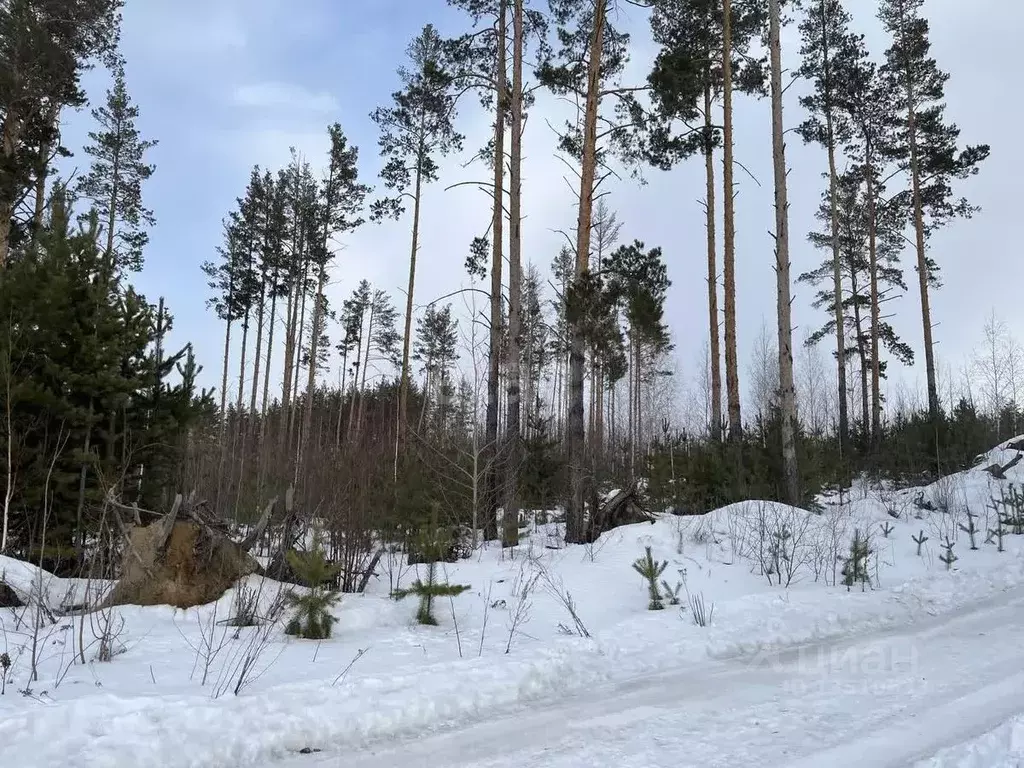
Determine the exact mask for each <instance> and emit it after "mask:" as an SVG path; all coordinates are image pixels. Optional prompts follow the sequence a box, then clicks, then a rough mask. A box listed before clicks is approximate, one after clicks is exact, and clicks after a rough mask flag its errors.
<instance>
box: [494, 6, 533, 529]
mask: <svg viewBox="0 0 1024 768" xmlns="http://www.w3.org/2000/svg"><path fill="white" fill-rule="evenodd" d="M524 13H525V11H524V8H523V0H514V3H513V7H512V94H511V100H510V104H509V116H510V120H509V128H510V132H511V143H512V146H511V151H510V154H509V203H508V211H509V214H508V215H509V223H508V241H509V242H508V258H509V266H508V285H509V287H508V337H509V342H508V374H507V375H508V403H507V405H508V410H507V412H506V414H507V415H506V418H505V430H506V434H507V435H508V447H507V455H508V464H507V467H506V471H505V501H504V504H505V521H506V522H505V524H504V525H503V526H502V529H501V541H502V544H503V545H504V546H506V547H512V546H515V545H517V544H518V543H519V493H518V489H519V467H520V465H521V463H522V425H521V421H522V418H521V417H522V404H521V402H520V385H521V379H522V370H521V367H520V359H521V355H520V335H521V333H522V303H523V302H522V287H523V237H522V235H523V232H522V218H523V214H522V199H523V178H522V166H523V128H524V125H523V46H524V40H523V38H524V34H525V32H524V29H523V16H524ZM502 16H504V13H502ZM501 39H504V37H502V38H501ZM499 47H500V46H499ZM502 58H504V57H502ZM528 375H529V374H528Z"/></svg>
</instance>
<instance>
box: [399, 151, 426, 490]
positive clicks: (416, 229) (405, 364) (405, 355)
mask: <svg viewBox="0 0 1024 768" xmlns="http://www.w3.org/2000/svg"><path fill="white" fill-rule="evenodd" d="M425 152H426V147H425V146H424V145H423V143H422V142H421V143H420V147H419V151H418V153H417V158H418V159H417V161H416V186H415V192H414V193H413V206H412V244H411V246H410V249H409V287H408V291H407V292H406V297H405V337H404V338H403V339H402V380H401V383H400V385H399V388H398V443H397V447H396V453H395V467H396V470H395V471H396V472H397V467H398V453H399V452H400V450H401V447H402V446H403V445H404V444H405V438H406V433H407V431H408V429H409V349H410V346H411V343H412V309H413V303H412V299H413V290H414V289H415V287H416V252H417V251H418V250H419V238H420V198H421V197H422V192H423V173H422V166H421V163H422V159H421V158H422V157H423V155H424V154H425Z"/></svg>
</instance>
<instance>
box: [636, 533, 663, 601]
mask: <svg viewBox="0 0 1024 768" xmlns="http://www.w3.org/2000/svg"><path fill="white" fill-rule="evenodd" d="M667 567H668V560H662V561H661V562H660V563H659V562H656V561H655V559H654V556H653V555H652V554H651V548H650V547H646V553H645V554H644V556H643V557H639V558H637V560H636V562H635V563H633V570H634V571H636V572H637V573H639V574H640V575H641V576H642V577H643V578H644V579H646V580H647V590H648V594H649V596H650V598H651V601H650V603H649V604H648V606H647V608H648V610H651V611H660V610H662V609H663V608H664V607H665V604H664V603H663V602H662V601H661V592H660V591H659V590H658V579H659V578H660V577H661V574H663V573H664V572H665V569H666V568H667Z"/></svg>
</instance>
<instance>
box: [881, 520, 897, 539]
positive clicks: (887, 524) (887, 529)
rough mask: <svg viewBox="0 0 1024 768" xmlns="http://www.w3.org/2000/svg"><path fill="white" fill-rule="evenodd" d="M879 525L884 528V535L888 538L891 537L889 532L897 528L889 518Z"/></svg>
mask: <svg viewBox="0 0 1024 768" xmlns="http://www.w3.org/2000/svg"><path fill="white" fill-rule="evenodd" d="M878 527H879V528H881V529H882V537H883V538H886V539H888V538H889V534H890V533H892V532H893V531H894V530H895V529H896V526H894V525H893V524H892V523H890V522H889V521H888V520H886V521H885V522H884V523H882V524H881V525H879V526H878Z"/></svg>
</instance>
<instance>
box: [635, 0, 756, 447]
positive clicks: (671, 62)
mask: <svg viewBox="0 0 1024 768" xmlns="http://www.w3.org/2000/svg"><path fill="white" fill-rule="evenodd" d="M726 9H728V19H729V26H728V37H726V31H727V30H726V26H725V20H726V14H725V10H726ZM762 17H763V10H762V9H761V8H760V6H759V4H741V5H733V4H731V3H726V4H723V3H722V1H721V0H655V1H654V3H653V12H652V15H651V31H652V34H653V37H654V41H655V43H656V44H658V45H659V46H661V47H660V49H659V52H658V55H657V57H656V59H655V62H654V67H653V69H652V71H651V74H650V76H649V77H648V82H649V83H650V85H651V94H652V100H653V102H654V107H655V112H656V113H657V115H658V118H659V119H658V125H657V126H656V127H655V129H654V130H653V131H652V139H651V143H650V148H649V150H650V151H649V155H650V157H649V159H650V160H651V161H652V162H653V163H654V164H655V165H657V166H659V167H662V168H664V169H667V168H669V167H671V166H672V165H673V164H674V163H675V162H678V161H679V160H682V159H685V158H688V157H690V156H692V155H693V154H696V153H698V152H700V153H701V154H703V156H704V167H705V179H706V197H705V200H704V211H705V215H706V220H707V226H706V232H707V260H708V262H707V263H708V271H707V282H708V328H709V343H710V366H709V376H710V388H711V434H712V436H713V437H714V438H715V439H718V437H720V435H721V432H722V426H723V423H724V422H723V417H722V374H721V356H722V353H721V340H720V323H721V319H720V317H719V309H718V307H719V304H718V286H719V274H718V255H717V245H716V237H715V235H716V225H715V216H716V191H715V190H716V187H715V168H714V155H715V150H716V149H717V148H718V147H720V146H722V145H723V144H725V143H726V142H725V141H724V136H723V134H725V133H726V130H727V131H728V136H729V142H728V150H727V158H726V160H727V162H726V163H725V172H726V179H727V182H728V187H727V188H728V189H729V191H728V192H727V193H726V194H725V198H726V200H725V208H726V214H727V215H726V228H727V238H726V239H727V244H728V248H727V249H726V255H725V267H726V271H727V272H728V278H729V279H728V283H727V289H726V307H727V312H726V324H727V326H728V328H729V339H728V340H727V343H726V347H727V349H726V354H727V371H726V378H727V383H728V386H729V391H730V393H731V394H730V398H729V404H730V422H731V423H736V424H739V423H740V401H739V374H738V371H737V370H736V367H735V366H736V360H737V355H736V350H735V343H736V335H735V278H734V269H735V261H734V260H735V252H734V239H733V238H734V235H733V230H734V224H733V221H734V215H735V214H734V204H733V199H732V198H733V192H732V190H731V187H732V182H731V179H732V174H733V169H732V166H733V163H732V94H733V90H734V89H736V90H739V91H741V92H760V91H761V90H763V88H764V69H763V61H762V60H760V59H758V58H757V57H755V56H752V55H751V53H750V51H749V48H750V43H751V40H752V38H753V37H754V36H755V35H756V34H758V33H759V31H760V28H761V26H762V23H763V22H762ZM726 50H728V52H729V62H728V66H725V62H724V56H725V53H726ZM726 73H728V75H729V83H728V87H726V83H725V76H726ZM726 91H728V94H727V95H728V100H727V105H726V106H727V109H726V115H725V117H726V118H727V120H726V125H724V126H722V125H718V124H717V123H716V122H715V120H714V116H713V114H712V112H713V108H714V105H715V104H716V103H717V102H718V100H719V98H720V97H723V95H725V92H726ZM697 120H700V121H701V123H702V127H700V128H694V127H693V124H694V123H695V122H696V121H697ZM677 124H678V126H679V127H678V128H675V126H676V125H677ZM673 129H675V130H673ZM732 393H735V394H734V395H733V394H732Z"/></svg>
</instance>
